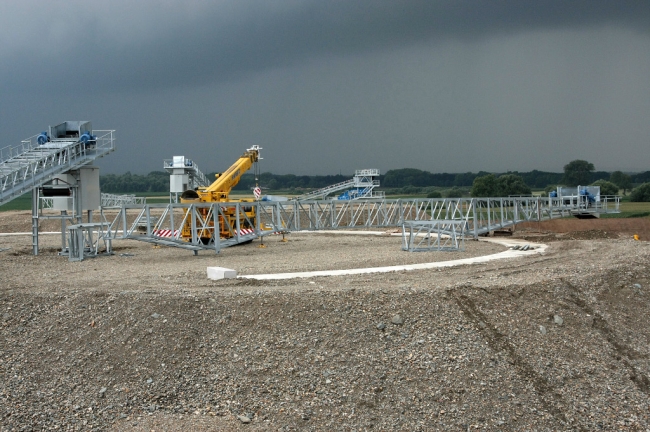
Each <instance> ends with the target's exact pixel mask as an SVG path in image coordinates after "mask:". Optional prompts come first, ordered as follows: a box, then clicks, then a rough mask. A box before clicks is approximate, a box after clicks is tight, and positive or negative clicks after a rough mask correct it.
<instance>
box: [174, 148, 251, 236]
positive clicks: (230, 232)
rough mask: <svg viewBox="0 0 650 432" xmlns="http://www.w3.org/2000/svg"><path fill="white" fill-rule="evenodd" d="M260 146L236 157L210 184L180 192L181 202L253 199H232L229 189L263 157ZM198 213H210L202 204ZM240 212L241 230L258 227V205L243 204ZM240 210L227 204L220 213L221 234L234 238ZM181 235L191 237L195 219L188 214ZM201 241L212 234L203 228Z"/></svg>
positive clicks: (204, 214) (205, 214) (247, 200)
mask: <svg viewBox="0 0 650 432" xmlns="http://www.w3.org/2000/svg"><path fill="white" fill-rule="evenodd" d="M260 150H261V148H260V147H259V146H256V145H254V146H253V147H251V148H249V149H247V150H246V152H244V154H243V155H242V156H241V157H240V158H239V159H237V161H236V162H235V163H234V164H232V165H231V166H230V168H228V169H227V170H226V171H225V172H223V173H221V174H217V175H216V179H215V181H214V182H213V183H212V184H211V185H210V186H208V187H207V188H199V189H197V190H187V191H185V192H183V194H182V195H181V203H183V204H192V203H215V202H254V200H253V199H242V200H231V199H230V198H229V197H230V191H231V190H232V188H233V187H235V186H236V185H237V183H239V180H240V179H241V176H242V175H243V174H244V173H245V172H246V171H248V170H249V169H251V167H252V166H253V165H254V164H255V163H256V162H257V161H258V160H259V159H261V158H260ZM198 211H199V213H200V214H201V216H202V217H203V218H204V219H207V218H208V217H209V214H208V213H209V211H210V209H209V208H199V209H198ZM241 213H242V214H240V215H239V217H240V220H239V225H240V230H242V229H255V209H254V208H253V207H252V206H251V207H245V206H244V207H242V208H241ZM236 218H237V212H236V209H235V208H234V207H226V208H225V209H223V212H222V214H220V215H219V235H220V236H221V238H231V237H234V236H235V231H234V230H235V227H236ZM213 225H214V223H213V222H209V226H211V227H213ZM181 236H182V237H183V238H185V239H190V238H192V221H191V219H189V218H185V223H184V224H183V228H182V230H181ZM199 237H200V238H201V239H202V241H204V242H207V241H209V239H210V237H211V234H209V233H208V232H206V231H203V233H201V234H200V235H199Z"/></svg>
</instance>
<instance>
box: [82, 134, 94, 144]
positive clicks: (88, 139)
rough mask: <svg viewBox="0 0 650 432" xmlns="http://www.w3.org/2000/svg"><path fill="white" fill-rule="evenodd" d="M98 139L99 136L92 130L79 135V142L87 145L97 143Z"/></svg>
mask: <svg viewBox="0 0 650 432" xmlns="http://www.w3.org/2000/svg"><path fill="white" fill-rule="evenodd" d="M96 141H97V137H96V136H95V135H93V134H91V133H90V132H84V133H83V134H82V135H81V136H80V137H79V142H82V143H84V144H86V145H90V144H95V142H96Z"/></svg>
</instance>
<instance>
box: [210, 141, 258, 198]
mask: <svg viewBox="0 0 650 432" xmlns="http://www.w3.org/2000/svg"><path fill="white" fill-rule="evenodd" d="M260 150H261V148H260V147H259V146H256V145H254V146H253V147H251V148H249V149H247V150H246V152H244V154H243V155H242V156H241V157H240V158H239V159H238V160H237V161H236V162H235V163H234V164H232V165H231V166H230V168H228V169H227V170H226V172H224V173H222V174H217V179H216V180H215V181H214V183H212V184H211V185H210V186H208V187H207V188H206V189H205V190H203V191H199V196H200V197H201V195H202V193H203V194H205V198H209V199H202V201H208V202H209V201H227V200H228V195H229V194H230V191H231V190H232V188H234V187H235V186H236V185H237V183H239V180H240V179H241V176H242V175H243V174H244V173H245V172H246V171H248V170H249V169H251V167H252V166H253V164H254V163H255V162H257V161H258V160H259V159H260ZM208 195H209V196H208ZM201 198H203V197H201Z"/></svg>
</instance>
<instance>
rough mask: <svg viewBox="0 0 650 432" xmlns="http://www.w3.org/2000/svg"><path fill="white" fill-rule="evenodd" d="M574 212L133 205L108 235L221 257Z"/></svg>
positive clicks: (538, 206) (472, 201)
mask: <svg viewBox="0 0 650 432" xmlns="http://www.w3.org/2000/svg"><path fill="white" fill-rule="evenodd" d="M614 198H615V199H614ZM614 198H612V199H610V200H609V201H606V202H605V203H603V205H602V206H600V207H598V208H595V209H593V211H596V212H600V213H603V212H608V213H614V212H618V211H619V210H618V209H619V207H618V205H619V201H618V197H614ZM244 205H245V206H246V207H252V208H253V209H254V213H255V215H256V217H255V218H254V219H252V218H250V217H249V216H247V214H246V212H245V211H244V209H243V207H244ZM206 208H207V212H206V210H205V209H206ZM199 209H202V210H201V211H199ZM226 209H228V211H230V212H233V211H234V217H232V219H233V220H235V221H236V223H235V224H234V225H233V226H230V225H227V226H226V228H227V230H228V232H229V233H230V237H229V238H227V239H225V238H220V236H219V235H215V231H214V227H215V226H218V225H219V224H218V221H219V220H220V219H221V220H226V221H227V220H228V218H226V217H225V212H226ZM572 210H575V209H574V208H573V207H572V206H567V205H565V204H564V203H561V202H559V201H558V200H556V199H553V198H541V197H517V198H453V199H452V198H448V199H420V198H418V199H394V200H390V199H370V200H363V201H361V200H351V201H341V200H313V201H258V202H253V203H248V202H247V203H239V202H232V203H212V204H209V203H202V204H176V203H170V204H145V205H127V204H125V205H122V207H120V209H119V211H118V214H117V216H116V217H115V218H114V219H113V222H112V223H110V225H109V228H108V230H107V232H106V234H105V235H107V236H109V237H110V238H114V239H119V238H125V239H126V238H129V239H136V240H141V241H147V242H151V243H157V244H162V245H167V246H176V247H181V248H185V249H190V250H193V251H195V252H196V251H198V250H215V251H216V252H219V250H220V249H221V248H224V247H228V246H231V245H234V244H238V243H242V242H247V241H251V240H253V239H255V238H258V237H263V236H266V235H269V234H274V233H278V232H283V233H286V232H292V231H302V230H330V229H332V230H335V229H344V228H347V229H350V228H365V229H370V228H400V227H403V225H404V224H405V223H410V222H414V223H415V222H424V221H429V222H433V224H430V225H432V226H433V227H434V228H435V229H438V227H439V226H444V224H445V223H447V224H451V225H453V230H452V229H451V228H450V230H451V231H450V232H455V233H456V234H455V235H457V236H458V235H460V236H461V237H463V238H464V237H467V236H470V237H474V238H476V237H478V236H480V235H485V234H487V233H489V232H492V231H495V230H499V229H504V228H508V227H511V226H513V225H515V224H517V223H520V222H526V221H542V220H547V219H551V218H557V217H563V216H568V215H570V214H571V211H572ZM187 220H189V221H191V227H192V229H191V232H192V236H191V238H188V239H183V238H181V236H180V232H181V230H182V227H183V225H184V224H185V223H186V221H187ZM242 222H243V223H245V224H246V225H248V226H250V227H254V229H253V232H243V231H242V229H241V228H242V227H241V226H240V224H241V223H242ZM226 224H227V222H226ZM425 225H426V224H424V225H423V226H425ZM451 225H450V226H451ZM434 228H432V229H434ZM443 231H444V230H443ZM119 233H121V234H119ZM459 233H460V234H459ZM445 247H446V246H445Z"/></svg>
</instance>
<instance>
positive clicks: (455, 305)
mask: <svg viewBox="0 0 650 432" xmlns="http://www.w3.org/2000/svg"><path fill="white" fill-rule="evenodd" d="M23 219H24V218H23V215H22V214H0V227H2V231H4V232H8V231H23V230H24V223H25V221H24V220H23ZM610 220H612V219H610ZM603 221H605V220H602V221H599V222H603ZM612 221H616V220H612ZM631 221H632V222H631V223H632V224H633V225H634V223H635V222H634V220H631ZM643 221H645V219H644V220H643ZM552 222H556V221H552ZM576 222H577V223H582V222H588V221H575V222H574V221H568V222H567V223H571V224H573V223H576ZM607 223H608V224H610V225H607V226H605V227H603V226H601V227H599V228H592V229H590V230H587V231H578V230H575V229H572V230H571V232H567V233H560V234H559V235H558V234H556V233H551V232H549V230H548V227H544V228H543V229H541V230H539V227H537V226H535V227H532V228H529V229H527V230H524V229H521V228H520V229H518V231H517V233H516V235H517V236H520V237H525V238H529V239H544V240H545V241H548V242H549V243H548V244H549V245H550V247H549V249H548V250H547V252H546V253H545V254H544V255H538V256H535V257H530V258H525V259H515V260H507V261H500V262H492V263H488V264H481V265H471V266H462V267H457V268H449V269H444V270H426V271H412V272H398V273H387V274H376V275H363V276H350V277H344V278H341V277H328V278H313V279H302V280H290V281H276V282H257V281H245V280H226V281H209V280H207V278H206V277H205V267H206V266H207V265H221V264H222V263H228V264H229V265H230V264H232V267H235V266H237V268H238V270H240V271H243V272H253V271H258V269H254V268H252V266H251V264H250V263H251V262H254V261H257V262H260V261H262V262H265V265H267V267H268V268H266V269H265V271H269V269H272V268H278V269H286V268H292V267H301V268H303V269H308V268H311V267H316V268H331V267H333V266H336V265H342V264H343V263H347V265H362V264H370V265H376V264H379V263H382V264H389V263H393V262H406V261H409V262H410V261H413V260H416V261H419V262H422V260H429V259H430V260H437V259H448V258H447V256H449V259H454V258H457V256H456V255H454V254H442V255H441V254H436V253H431V254H408V253H406V252H402V251H400V250H399V240H397V242H396V243H393V240H392V239H388V238H378V239H374V240H373V243H372V244H371V243H370V242H369V241H368V240H367V239H366V240H364V239H361V238H357V237H354V238H352V237H351V238H343V239H341V238H338V237H336V238H334V237H328V236H321V237H318V236H317V235H314V236H311V237H310V236H291V237H289V238H290V241H289V242H288V243H280V242H278V241H277V240H270V241H269V242H268V243H269V244H268V245H267V246H268V247H267V248H266V249H259V248H257V244H256V243H253V244H250V245H246V246H242V247H238V248H230V249H228V250H224V251H223V252H222V254H220V255H214V254H212V255H209V254H203V253H201V254H200V255H199V256H198V257H194V256H192V255H191V254H189V253H188V252H186V251H178V250H168V249H155V248H152V247H151V246H150V245H148V244H140V243H136V242H128V243H124V244H120V243H116V245H115V246H116V252H117V254H116V255H115V256H113V257H100V258H96V259H94V260H86V261H83V262H81V263H68V262H67V260H66V259H65V258H62V257H59V256H57V255H56V244H57V241H58V239H57V238H56V236H50V237H47V238H45V236H43V241H44V242H45V243H44V251H43V253H42V255H41V256H39V257H33V256H31V255H30V254H29V251H30V250H31V247H30V244H29V237H25V238H24V239H22V240H21V239H19V238H14V237H12V238H0V249H3V248H8V249H7V250H5V251H3V252H0V274H1V275H2V280H3V283H2V286H1V287H0V290H1V291H0V338H1V340H2V347H3V349H2V353H0V360H1V362H0V419H1V421H0V430H2V431H5V430H25V429H30V428H31V429H35V430H41V429H46V428H50V427H51V428H54V427H57V426H58V427H59V429H63V430H89V429H91V428H92V429H97V430H137V431H150V430H156V431H158V430H179V431H180V430H236V429H241V430H247V429H249V430H371V429H372V430H409V431H410V430H468V429H469V430H504V429H505V430H646V429H648V428H649V427H650V418H649V414H650V411H649V409H650V401H649V399H648V396H649V395H650V379H649V377H650V348H649V347H650V344H649V342H650V327H649V326H648V322H647V319H646V317H647V316H648V312H650V310H649V309H650V306H648V304H649V303H648V301H649V300H650V273H649V272H648V268H647V264H648V258H649V257H650V243H648V242H644V241H634V240H632V239H631V235H630V232H629V231H628V229H629V228H627V227H623V226H622V225H620V224H619V225H618V229H617V228H616V226H615V224H614V223H613V222H607ZM639 223H646V222H639ZM27 226H28V227H29V219H27ZM555 228H556V229H559V228H558V227H557V226H556V227H555ZM633 228H634V226H633ZM538 231H541V232H538ZM21 241H24V242H26V243H25V244H21V243H20V242H21ZM16 242H18V243H16ZM497 250H498V249H497ZM491 251H494V249H493V248H492V247H491V246H488V245H484V244H482V243H478V244H471V245H468V250H467V251H466V252H464V253H465V254H474V253H479V252H481V253H489V252H491ZM120 254H122V256H120ZM382 257H383V258H382ZM248 420H250V423H244V422H246V421H248Z"/></svg>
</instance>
